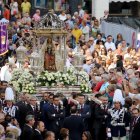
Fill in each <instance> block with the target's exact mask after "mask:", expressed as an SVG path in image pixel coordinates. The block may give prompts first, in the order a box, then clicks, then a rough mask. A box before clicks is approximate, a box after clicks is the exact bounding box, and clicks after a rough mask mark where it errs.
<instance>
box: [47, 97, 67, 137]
mask: <svg viewBox="0 0 140 140" xmlns="http://www.w3.org/2000/svg"><path fill="white" fill-rule="evenodd" d="M46 113H47V114H46V119H47V122H49V124H48V125H49V127H48V130H49V131H53V132H54V133H55V136H56V139H58V138H59V132H60V129H61V127H62V123H63V119H64V117H65V112H64V108H62V106H60V99H59V96H57V95H54V96H53V104H51V105H49V106H48V109H47V112H46Z"/></svg>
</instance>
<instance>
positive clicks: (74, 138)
mask: <svg viewBox="0 0 140 140" xmlns="http://www.w3.org/2000/svg"><path fill="white" fill-rule="evenodd" d="M63 128H67V129H69V136H70V139H71V140H81V139H82V133H83V131H84V130H85V129H84V123H83V118H82V117H81V116H78V115H71V116H69V117H66V118H65V119H64V123H63Z"/></svg>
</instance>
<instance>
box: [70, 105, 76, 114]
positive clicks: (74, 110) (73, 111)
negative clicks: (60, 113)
mask: <svg viewBox="0 0 140 140" xmlns="http://www.w3.org/2000/svg"><path fill="white" fill-rule="evenodd" d="M70 112H71V114H75V113H77V107H76V106H72V107H71V109H70Z"/></svg>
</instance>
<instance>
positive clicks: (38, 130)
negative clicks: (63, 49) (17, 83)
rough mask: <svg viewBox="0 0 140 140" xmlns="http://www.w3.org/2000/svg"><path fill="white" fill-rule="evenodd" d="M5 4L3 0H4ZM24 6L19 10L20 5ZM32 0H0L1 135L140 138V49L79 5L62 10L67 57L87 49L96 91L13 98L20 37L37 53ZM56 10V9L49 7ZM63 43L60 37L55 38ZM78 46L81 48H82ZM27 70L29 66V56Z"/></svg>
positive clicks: (49, 139)
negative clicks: (0, 48)
mask: <svg viewBox="0 0 140 140" xmlns="http://www.w3.org/2000/svg"><path fill="white" fill-rule="evenodd" d="M4 4H5V5H4ZM19 9H21V10H19ZM30 10H31V3H30V2H27V0H24V2H22V4H21V5H18V3H17V2H16V0H11V2H10V3H4V2H3V1H2V0H0V11H1V12H0V13H1V18H2V21H3V20H4V21H5V22H6V23H7V25H8V42H9V44H8V53H6V54H5V55H4V56H2V57H1V74H0V78H1V82H2V84H1V88H0V139H1V140H111V139H113V140H118V139H119V140H126V139H127V140H139V137H140V133H139V130H140V48H138V47H137V46H131V45H128V43H127V42H126V41H125V38H123V36H122V34H121V33H118V35H117V37H116V39H115V38H113V37H112V35H108V36H105V35H104V34H103V33H101V31H100V22H101V21H102V20H104V19H105V18H107V16H108V11H105V15H104V17H102V18H101V19H100V21H99V20H98V19H96V17H91V16H90V15H89V14H88V11H86V10H83V9H82V7H81V5H78V11H75V13H74V15H71V14H69V13H66V12H65V11H62V12H61V13H60V14H58V17H59V18H60V20H62V21H64V23H65V27H64V29H65V30H67V32H68V35H67V39H66V45H67V54H68V55H67V62H66V66H67V67H70V66H71V65H73V63H74V61H75V60H74V55H75V53H77V51H80V52H78V53H81V54H83V56H84V58H85V59H84V61H83V64H81V67H82V69H83V70H84V71H85V72H87V74H88V75H89V79H90V81H89V86H90V87H91V89H92V94H90V95H89V96H86V95H84V94H77V93H72V94H71V97H67V96H65V94H64V95H63V94H62V93H57V94H54V93H48V92H47V91H46V92H45V93H43V98H42V100H41V101H40V100H38V98H36V97H35V96H34V95H30V94H28V93H22V94H20V96H19V97H18V100H16V101H15V96H13V91H12V89H11V87H10V86H9V85H8V84H7V82H9V81H10V79H11V77H12V71H13V69H14V68H19V64H18V60H17V58H16V49H17V48H18V47H19V40H20V39H22V40H23V41H24V43H25V46H26V47H27V50H28V52H27V55H28V54H31V53H32V52H33V48H32V47H33V46H32V40H29V39H28V38H29V37H30V36H31V35H32V28H33V27H34V26H33V25H34V23H39V22H40V20H41V12H40V10H36V12H35V13H34V14H33V15H31V14H30ZM50 12H52V13H53V14H55V15H56V14H57V13H55V12H54V11H53V10H50ZM53 43H54V46H55V47H56V48H57V46H58V45H60V42H59V39H57V40H53ZM79 48H80V50H79ZM23 69H26V70H29V71H30V63H29V61H28V58H27V59H26V60H25V62H24V64H23Z"/></svg>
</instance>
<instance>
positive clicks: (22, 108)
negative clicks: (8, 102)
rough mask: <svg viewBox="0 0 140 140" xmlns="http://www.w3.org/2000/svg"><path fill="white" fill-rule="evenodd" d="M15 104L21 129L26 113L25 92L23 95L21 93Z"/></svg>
mask: <svg viewBox="0 0 140 140" xmlns="http://www.w3.org/2000/svg"><path fill="white" fill-rule="evenodd" d="M16 106H18V108H19V110H18V114H19V115H18V118H17V120H18V122H19V125H20V128H21V129H23V127H24V124H25V118H26V115H27V101H26V94H25V95H21V100H20V101H19V102H17V103H16Z"/></svg>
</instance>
